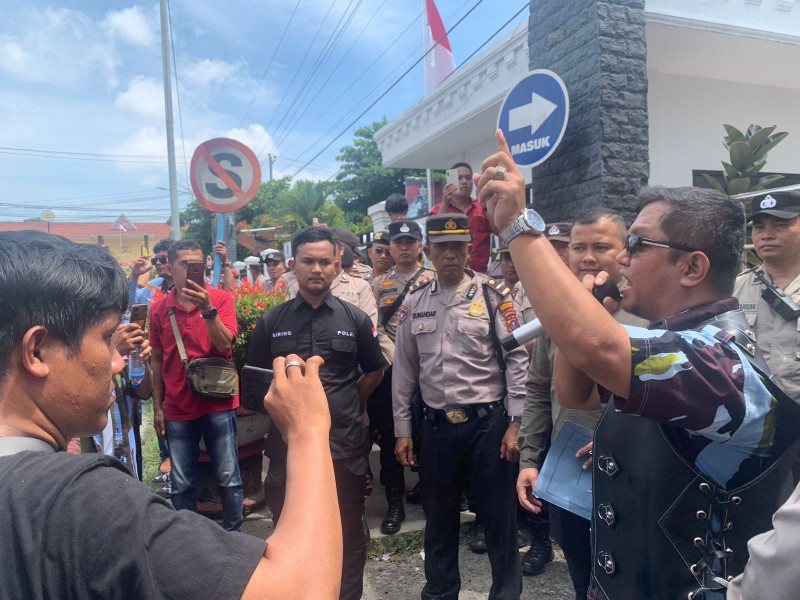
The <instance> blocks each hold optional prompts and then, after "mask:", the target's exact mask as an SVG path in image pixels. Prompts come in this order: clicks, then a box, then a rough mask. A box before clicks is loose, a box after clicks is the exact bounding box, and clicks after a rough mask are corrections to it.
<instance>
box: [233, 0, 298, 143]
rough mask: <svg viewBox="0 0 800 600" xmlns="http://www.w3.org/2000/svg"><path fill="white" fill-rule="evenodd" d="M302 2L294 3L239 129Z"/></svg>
mask: <svg viewBox="0 0 800 600" xmlns="http://www.w3.org/2000/svg"><path fill="white" fill-rule="evenodd" d="M300 2H302V0H297V4H295V5H294V11H292V16H291V17H289V21H288V22H287V23H286V27H284V28H283V33H282V34H281V39H279V40H278V45H277V46H275V50H274V51H273V52H272V56H271V57H270V59H269V64H268V65H267V68H266V69H264V73H263V74H262V75H261V79H259V80H258V86H256V91H255V92H253V97H252V98H250V103H249V104H248V105H247V109H246V110H245V111H244V115H243V116H242V120H241V121H240V122H239V129H241V128H242V125H244V120H245V119H246V118H247V115H248V114H250V108H251V107H252V106H253V102H255V99H256V96H258V92H259V91H260V90H261V84H262V83H264V80H265V79H266V78H267V73H269V70H270V69H271V68H272V62H273V61H274V60H275V55H276V54H278V50H279V49H280V47H281V43H282V42H283V38H284V37H286V32H287V31H289V25H291V24H292V20H294V15H295V13H297V9H298V8H299V7H300Z"/></svg>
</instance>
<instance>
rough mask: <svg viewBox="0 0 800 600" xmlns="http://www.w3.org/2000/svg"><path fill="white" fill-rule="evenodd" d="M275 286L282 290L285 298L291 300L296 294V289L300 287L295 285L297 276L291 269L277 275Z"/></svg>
mask: <svg viewBox="0 0 800 600" xmlns="http://www.w3.org/2000/svg"><path fill="white" fill-rule="evenodd" d="M275 287H276V288H277V289H279V290H283V293H284V294H286V299H287V300H291V299H292V298H294V297H295V296H297V291H298V290H299V289H300V288H299V286H298V285H297V277H296V276H295V274H294V273H292V272H291V271H286V272H285V273H284V274H283V275H281V276H280V277H278V281H276V282H275Z"/></svg>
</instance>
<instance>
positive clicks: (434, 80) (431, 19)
mask: <svg viewBox="0 0 800 600" xmlns="http://www.w3.org/2000/svg"><path fill="white" fill-rule="evenodd" d="M426 3H427V11H426V12H427V13H428V48H429V49H430V48H433V45H434V44H435V43H436V42H437V41H438V42H439V44H438V45H437V46H436V47H435V48H433V51H432V52H431V53H430V54H428V56H427V57H426V59H425V79H426V81H427V82H428V85H429V86H431V87H436V86H437V85H439V84H440V83H441V82H442V81H444V79H445V78H446V77H447V76H448V75H450V73H452V72H453V71H455V70H456V59H455V58H454V57H453V50H452V48H450V40H448V39H447V35H445V28H444V24H443V23H442V17H440V16H439V11H438V10H436V4H434V2H433V0H426Z"/></svg>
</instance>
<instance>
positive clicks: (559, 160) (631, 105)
mask: <svg viewBox="0 0 800 600" xmlns="http://www.w3.org/2000/svg"><path fill="white" fill-rule="evenodd" d="M644 5H645V0H569V1H568V2H565V1H564V0H532V2H531V16H530V22H529V27H528V30H529V32H528V35H529V39H528V46H529V48H530V68H531V69H550V70H551V71H554V72H555V73H557V74H558V75H559V76H560V77H561V78H562V79H563V80H564V83H565V84H566V86H567V91H568V92H569V97H570V115H569V124H568V125H567V130H566V132H565V133H564V137H563V139H562V140H561V144H560V145H559V147H558V148H557V149H556V151H555V152H554V153H553V155H552V156H551V157H550V158H549V159H548V160H547V161H546V162H545V163H543V164H541V165H539V166H538V167H534V168H533V169H532V171H533V205H534V207H535V208H536V209H537V210H538V211H540V212H541V213H542V216H543V217H544V218H545V219H546V220H547V221H566V220H572V219H573V218H574V217H575V216H576V215H577V214H578V213H579V212H581V211H582V210H584V209H586V208H590V207H592V206H598V205H603V206H608V207H609V208H613V209H615V210H619V211H620V212H622V213H623V214H624V215H625V217H626V219H627V220H628V222H629V223H630V221H631V220H632V217H633V215H634V213H635V207H636V194H637V192H638V190H639V188H641V187H642V186H644V185H647V181H648V178H649V171H650V162H649V159H648V116H647V65H646V63H647V46H646V41H645V19H644Z"/></svg>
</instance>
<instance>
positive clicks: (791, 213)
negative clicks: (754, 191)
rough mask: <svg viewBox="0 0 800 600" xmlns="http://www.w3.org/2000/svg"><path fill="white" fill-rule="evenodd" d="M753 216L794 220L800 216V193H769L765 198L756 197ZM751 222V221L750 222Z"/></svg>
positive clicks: (751, 218) (753, 204)
mask: <svg viewBox="0 0 800 600" xmlns="http://www.w3.org/2000/svg"><path fill="white" fill-rule="evenodd" d="M752 208H753V214H752V216H751V217H750V220H751V221H752V220H753V217H755V216H756V215H770V216H773V217H778V218H779V219H793V218H794V217H796V216H798V215H800V193H797V192H768V193H766V194H765V195H764V196H756V197H755V198H753V201H752ZM748 222H749V221H748Z"/></svg>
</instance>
